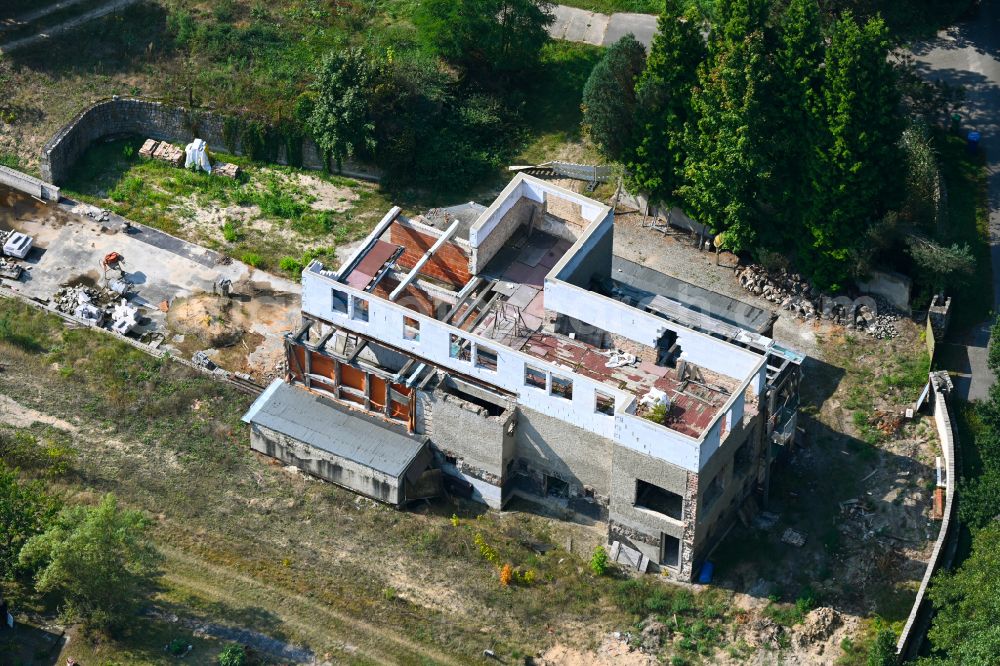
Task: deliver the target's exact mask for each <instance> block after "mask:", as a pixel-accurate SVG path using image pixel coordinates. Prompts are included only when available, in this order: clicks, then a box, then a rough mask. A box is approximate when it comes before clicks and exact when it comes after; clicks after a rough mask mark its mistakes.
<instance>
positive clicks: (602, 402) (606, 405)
mask: <svg viewBox="0 0 1000 666" xmlns="http://www.w3.org/2000/svg"><path fill="white" fill-rule="evenodd" d="M594 399H595V405H594V411H596V412H597V413H598V414H606V415H607V416H614V414H615V397H614V396H613V395H609V394H607V393H602V392H601V391H594Z"/></svg>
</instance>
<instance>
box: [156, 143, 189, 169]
mask: <svg viewBox="0 0 1000 666" xmlns="http://www.w3.org/2000/svg"><path fill="white" fill-rule="evenodd" d="M153 158H154V159H157V160H161V161H163V162H167V163H168V164H172V165H174V166H176V167H179V166H181V165H183V164H184V151H183V150H181V149H180V148H178V147H177V146H175V145H173V144H172V143H168V142H166V141H162V142H160V145H159V146H157V147H156V149H155V150H154V151H153Z"/></svg>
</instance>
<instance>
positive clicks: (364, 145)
mask: <svg viewBox="0 0 1000 666" xmlns="http://www.w3.org/2000/svg"><path fill="white" fill-rule="evenodd" d="M376 75H377V72H376V69H375V67H374V66H373V64H372V62H371V61H370V60H369V58H368V55H367V54H366V53H365V52H364V51H363V50H362V49H360V48H350V49H345V50H338V51H332V52H330V53H328V54H327V55H326V57H324V58H323V61H322V63H321V64H320V67H319V71H318V72H317V77H316V83H315V88H316V96H315V99H314V100H313V103H314V105H315V106H314V108H313V112H312V116H311V117H310V119H309V129H310V130H311V131H312V134H313V137H314V138H315V140H316V144H317V145H318V146H319V147H320V148H321V149H322V150H323V152H324V153H325V154H326V155H327V156H328V157H332V158H333V159H334V160H335V161H336V164H337V169H340V168H341V167H342V166H343V162H344V159H346V158H348V157H353V156H354V155H356V154H358V153H362V152H371V151H372V150H374V148H375V144H374V139H373V133H374V127H373V126H372V123H371V119H370V112H371V107H370V100H371V93H372V90H371V89H372V87H373V83H374V81H375V79H376Z"/></svg>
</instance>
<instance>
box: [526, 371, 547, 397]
mask: <svg viewBox="0 0 1000 666" xmlns="http://www.w3.org/2000/svg"><path fill="white" fill-rule="evenodd" d="M545 375H546V372H545V371H544V370H539V369H538V368H533V367H531V366H530V365H526V366H524V385H525V386H531V387H533V388H538V389H542V390H543V391H544V390H545Z"/></svg>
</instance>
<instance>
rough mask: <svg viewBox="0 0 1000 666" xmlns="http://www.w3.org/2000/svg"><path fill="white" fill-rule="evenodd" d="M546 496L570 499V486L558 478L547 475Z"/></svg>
mask: <svg viewBox="0 0 1000 666" xmlns="http://www.w3.org/2000/svg"><path fill="white" fill-rule="evenodd" d="M545 494H546V495H548V496H549V497H563V498H565V497H569V484H568V483H566V482H565V481H563V480H562V479H560V478H558V477H555V476H549V475H548V474H546V475H545Z"/></svg>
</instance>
